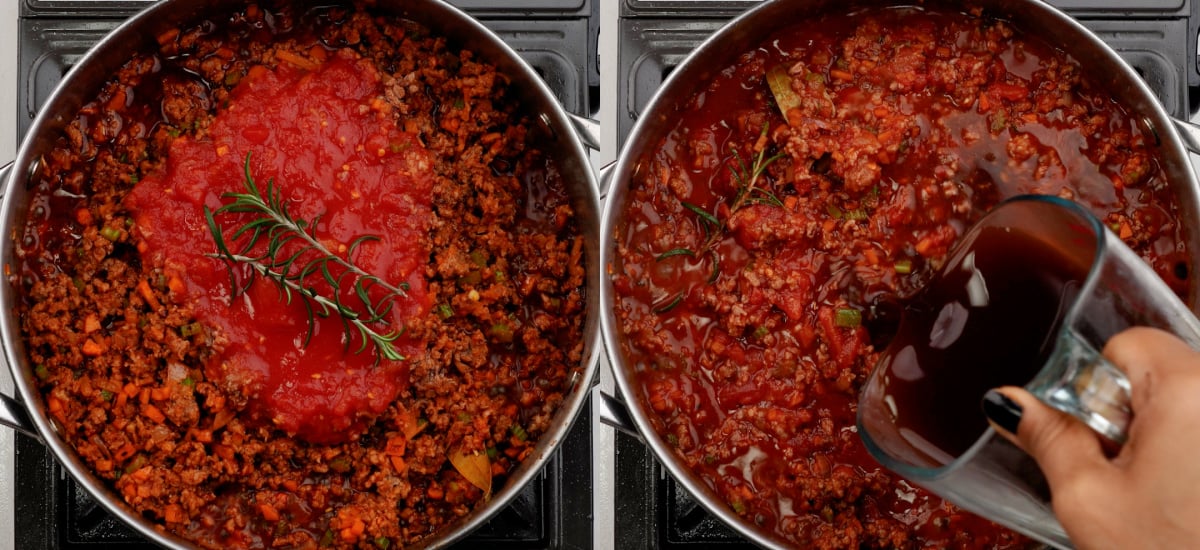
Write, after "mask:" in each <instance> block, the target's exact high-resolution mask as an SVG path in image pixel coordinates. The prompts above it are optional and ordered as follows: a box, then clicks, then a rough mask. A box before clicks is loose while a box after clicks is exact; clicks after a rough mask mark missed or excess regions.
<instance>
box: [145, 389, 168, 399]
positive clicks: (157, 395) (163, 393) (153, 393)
mask: <svg viewBox="0 0 1200 550" xmlns="http://www.w3.org/2000/svg"><path fill="white" fill-rule="evenodd" d="M168 397H171V391H170V390H168V389H167V388H162V387H159V388H151V389H150V399H153V400H155V401H162V400H164V399H166V398H168Z"/></svg>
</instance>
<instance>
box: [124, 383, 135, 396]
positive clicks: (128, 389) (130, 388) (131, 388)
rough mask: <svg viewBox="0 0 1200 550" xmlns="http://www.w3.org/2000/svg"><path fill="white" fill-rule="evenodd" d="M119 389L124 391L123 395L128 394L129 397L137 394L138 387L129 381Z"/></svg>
mask: <svg viewBox="0 0 1200 550" xmlns="http://www.w3.org/2000/svg"><path fill="white" fill-rule="evenodd" d="M121 391H123V392H125V395H128V396H129V397H134V396H136V395H137V394H138V387H137V386H136V385H134V384H133V383H132V382H130V383H128V384H125V387H124V388H122V389H121Z"/></svg>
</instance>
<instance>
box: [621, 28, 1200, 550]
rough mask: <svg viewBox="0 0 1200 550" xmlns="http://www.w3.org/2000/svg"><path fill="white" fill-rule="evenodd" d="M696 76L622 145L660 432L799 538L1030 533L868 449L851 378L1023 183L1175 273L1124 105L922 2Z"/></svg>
mask: <svg viewBox="0 0 1200 550" xmlns="http://www.w3.org/2000/svg"><path fill="white" fill-rule="evenodd" d="M777 67H779V68H781V70H782V71H783V73H782V75H783V76H782V79H783V85H784V86H786V87H787V88H788V89H789V90H790V92H791V95H792V96H794V97H793V100H792V101H788V105H785V106H783V108H782V109H781V103H782V101H781V100H780V99H779V98H777V94H776V93H775V92H773V90H772V88H771V86H770V82H769V80H768V79H769V78H770V77H769V76H768V75H769V74H771V71H772V70H773V69H775V68H777ZM776 74H779V73H776ZM697 89H698V91H697V92H696V93H695V94H694V95H693V96H692V97H691V98H690V99H689V100H686V101H684V102H682V105H681V106H680V107H679V115H678V123H677V125H676V126H675V127H674V128H673V130H672V131H671V132H670V133H669V134H667V136H666V137H665V138H664V139H663V140H662V142H661V143H660V145H659V147H658V148H652V149H650V150H649V152H647V153H646V156H645V157H644V158H643V159H641V160H642V162H640V163H638V164H639V166H640V167H641V169H640V170H639V172H638V173H637V174H636V175H635V176H634V177H633V181H632V186H631V188H630V193H629V197H628V202H627V203H626V204H625V205H624V206H623V210H624V217H623V220H622V222H621V226H620V228H619V229H618V234H617V239H618V241H617V242H618V259H617V260H616V262H615V263H614V265H613V266H611V273H612V275H611V276H612V280H613V285H614V289H615V292H616V294H617V297H618V299H617V316H618V323H619V327H620V328H619V330H620V331H621V332H622V338H623V340H622V347H621V349H620V353H623V354H624V355H625V356H626V358H627V363H628V364H629V365H631V368H632V369H634V371H635V378H636V380H637V384H638V389H639V394H638V395H636V396H635V397H636V398H638V399H640V400H642V402H643V403H644V406H645V407H647V410H648V411H649V412H651V413H652V414H651V420H652V423H653V424H654V426H655V428H656V430H657V431H658V433H659V434H660V436H661V437H663V438H664V439H665V441H666V442H667V443H668V445H670V446H671V447H672V448H673V450H674V452H675V453H676V455H677V457H678V459H679V460H681V461H682V462H683V463H684V464H685V465H686V466H687V467H689V468H690V469H692V470H693V471H694V472H695V473H696V474H697V475H698V476H699V477H700V478H701V479H703V480H704V481H705V482H706V483H707V484H708V485H709V486H711V487H712V488H713V489H714V490H715V491H716V493H717V494H718V495H720V497H721V498H723V499H724V500H725V502H726V503H728V505H729V507H730V508H731V509H732V510H733V511H734V512H735V513H737V514H738V515H739V516H741V517H742V518H743V519H744V520H745V521H747V522H749V523H751V524H754V525H757V526H759V527H761V528H762V529H763V530H764V531H766V532H767V533H770V534H772V535H773V536H775V537H777V538H779V539H780V540H783V541H786V542H787V543H790V544H794V545H797V546H799V547H804V548H926V547H938V548H940V547H954V548H1009V547H1023V546H1027V545H1029V542H1028V541H1027V540H1025V539H1023V538H1022V537H1020V536H1018V535H1016V534H1014V533H1012V532H1009V531H1007V530H1006V529H1003V528H1002V527H999V526H997V525H994V524H991V523H990V522H987V521H985V520H983V519H981V518H978V517H975V516H973V515H971V514H968V513H965V512H962V511H960V510H958V509H957V508H955V507H954V506H953V505H951V504H950V503H947V502H945V501H943V500H941V499H940V498H938V497H936V496H934V495H931V494H929V493H927V492H925V491H923V490H921V489H918V488H915V487H914V486H912V485H910V484H908V483H907V482H906V481H904V480H903V479H901V478H899V477H898V476H895V475H894V474H892V473H890V472H888V471H887V470H885V469H883V468H882V467H881V466H879V465H878V464H877V463H876V462H875V461H874V460H873V459H872V458H871V457H870V456H869V455H868V453H867V451H866V449H865V448H864V447H863V445H862V442H861V441H860V438H859V435H858V434H857V431H856V407H857V399H858V389H859V387H860V385H861V383H862V381H863V380H864V379H865V377H866V376H867V375H868V374H869V373H870V371H871V369H872V368H873V367H874V366H875V364H876V362H877V361H878V358H879V350H882V346H883V345H884V344H886V342H887V341H888V339H889V338H890V337H891V336H892V334H893V331H894V327H895V323H896V322H897V321H898V317H897V315H898V312H899V310H900V309H902V307H903V306H902V304H903V303H904V301H905V300H906V299H907V298H909V297H911V296H912V295H913V294H914V293H915V292H916V291H917V290H918V289H920V288H921V287H922V285H923V284H924V283H925V282H927V281H928V280H929V278H930V277H931V275H932V273H933V272H934V270H936V268H937V266H940V265H941V263H942V262H943V257H944V255H945V254H946V252H947V251H948V249H949V248H950V246H951V245H952V244H953V243H954V242H955V240H956V239H957V238H958V236H959V234H960V232H961V231H963V230H964V229H965V228H967V227H969V225H970V224H971V223H972V222H973V221H974V220H976V219H978V217H980V216H981V215H982V214H983V213H984V212H986V211H987V210H988V209H990V208H991V207H992V206H994V205H995V204H996V203H997V202H999V201H1001V200H1003V199H1004V198H1007V197H1011V196H1013V195H1016V194H1022V193H1043V194H1056V195H1060V196H1064V197H1068V198H1072V199H1074V200H1077V201H1079V202H1080V203H1082V204H1085V205H1086V206H1088V207H1089V208H1090V209H1092V211H1093V212H1095V213H1096V214H1097V215H1098V216H1100V218H1101V219H1102V220H1104V221H1105V222H1106V223H1108V224H1109V225H1110V227H1112V228H1113V229H1114V231H1115V232H1117V233H1119V234H1120V236H1121V237H1122V238H1123V239H1124V240H1125V241H1126V243H1127V244H1129V245H1130V246H1131V247H1132V248H1134V249H1135V250H1137V251H1138V252H1139V253H1140V254H1141V255H1142V256H1143V257H1144V258H1145V259H1146V260H1147V261H1148V262H1149V263H1150V264H1151V265H1153V266H1154V267H1155V268H1156V269H1157V271H1158V273H1159V274H1160V275H1161V276H1162V277H1163V278H1164V279H1165V280H1167V281H1168V283H1170V284H1172V285H1173V286H1174V288H1175V289H1176V290H1177V291H1178V292H1181V293H1182V292H1185V291H1186V289H1187V285H1188V280H1187V269H1186V266H1187V264H1186V261H1185V260H1186V258H1187V251H1186V250H1185V249H1184V245H1183V242H1184V239H1183V234H1182V227H1181V225H1180V224H1179V223H1177V222H1176V221H1175V220H1178V219H1179V216H1178V208H1177V206H1176V202H1175V198H1174V196H1173V195H1172V193H1171V191H1170V189H1169V187H1168V186H1167V183H1166V179H1165V176H1164V175H1163V172H1162V170H1161V168H1160V166H1159V161H1158V159H1157V157H1156V156H1155V153H1154V152H1153V151H1152V150H1151V149H1150V147H1149V146H1148V145H1147V143H1148V140H1147V139H1146V137H1145V135H1144V134H1143V131H1142V130H1141V129H1140V128H1139V127H1138V125H1137V123H1136V121H1135V120H1134V119H1133V118H1132V117H1130V116H1129V115H1127V114H1126V113H1125V112H1124V111H1123V110H1122V108H1121V107H1120V106H1119V105H1117V104H1116V103H1115V102H1114V101H1113V99H1112V98H1111V97H1108V96H1107V93H1106V92H1104V91H1103V90H1101V89H1098V88H1096V87H1093V86H1092V85H1090V84H1089V83H1088V82H1087V81H1086V80H1085V79H1084V78H1083V76H1082V75H1081V70H1080V68H1079V66H1078V65H1077V64H1076V63H1075V62H1074V61H1072V60H1071V59H1069V58H1067V57H1066V56H1065V55H1063V54H1062V53H1061V52H1058V51H1056V50H1054V49H1052V48H1051V47H1049V46H1047V45H1046V44H1044V43H1042V42H1039V41H1037V40H1035V39H1033V38H1032V37H1026V36H1022V35H1020V34H1019V33H1018V32H1016V31H1015V30H1014V29H1012V28H1011V27H1009V26H1008V25H1007V24H1005V23H1003V22H999V21H994V20H988V19H984V18H981V17H979V16H978V14H965V13H954V12H947V11H937V10H933V9H902V10H876V11H870V10H866V11H861V12H857V13H854V14H832V15H826V16H822V17H816V18H813V19H811V20H810V21H807V22H805V23H801V24H799V25H797V26H795V27H792V28H788V29H786V30H785V31H783V32H780V33H778V34H776V35H774V36H768V37H765V40H764V41H763V42H762V46H761V47H759V48H758V49H756V50H754V51H750V52H747V53H745V54H743V55H742V56H740V57H739V58H738V59H737V61H736V62H735V63H734V64H732V65H730V66H729V67H727V68H725V69H724V70H722V71H720V72H719V73H717V74H716V76H715V77H714V78H713V79H712V80H711V81H710V82H708V83H703V84H701V85H700V86H699V87H698V88H697ZM785 111H786V114H785ZM755 164H759V165H760V166H761V167H762V170H761V173H760V174H759V175H758V176H757V178H755V177H754V176H753V172H754V170H753V167H754V166H755ZM751 181H753V182H754V184H753V186H751V185H750V184H749V182H751ZM751 187H753V189H751ZM978 425H979V430H980V433H982V431H983V430H984V429H985V428H986V421H985V419H984V418H983V416H982V414H980V416H979V418H978Z"/></svg>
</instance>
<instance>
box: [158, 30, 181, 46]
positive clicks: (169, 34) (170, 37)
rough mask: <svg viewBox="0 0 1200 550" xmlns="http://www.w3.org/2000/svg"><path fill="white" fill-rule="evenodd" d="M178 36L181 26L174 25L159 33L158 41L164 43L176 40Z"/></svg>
mask: <svg viewBox="0 0 1200 550" xmlns="http://www.w3.org/2000/svg"><path fill="white" fill-rule="evenodd" d="M177 36H179V27H172V28H170V29H167V31H166V32H164V33H162V34H160V35H158V43H159V44H160V45H164V44H166V43H168V42H172V41H174V40H175V37H177Z"/></svg>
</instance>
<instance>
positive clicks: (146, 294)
mask: <svg viewBox="0 0 1200 550" xmlns="http://www.w3.org/2000/svg"><path fill="white" fill-rule="evenodd" d="M137 291H138V295H140V296H141V297H142V299H143V300H145V301H146V305H148V306H150V309H155V310H157V309H161V308H162V303H160V302H159V301H158V297H157V296H155V295H154V291H153V290H151V289H150V283H148V282H146V280H145V279H142V280H140V281H138V283H137Z"/></svg>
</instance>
